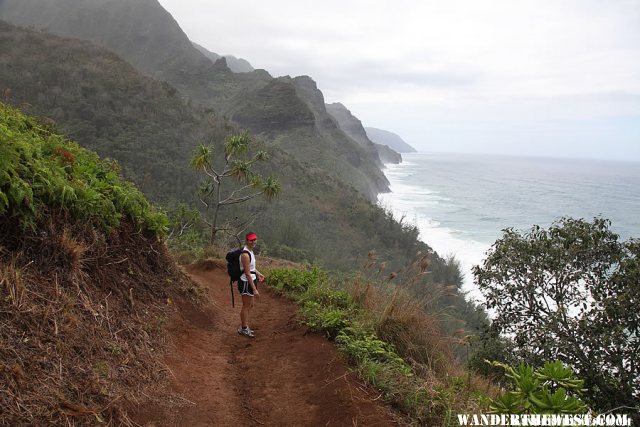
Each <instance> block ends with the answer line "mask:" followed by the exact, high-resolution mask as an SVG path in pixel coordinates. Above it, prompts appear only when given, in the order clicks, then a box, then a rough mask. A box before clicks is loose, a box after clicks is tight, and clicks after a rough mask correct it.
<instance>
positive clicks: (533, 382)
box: [490, 360, 587, 414]
mask: <svg viewBox="0 0 640 427" xmlns="http://www.w3.org/2000/svg"><path fill="white" fill-rule="evenodd" d="M490 364H491V365H493V366H495V367H500V368H502V369H504V370H505V372H506V376H507V377H508V378H509V379H511V380H512V382H513V390H510V391H508V392H506V393H504V394H502V395H500V396H498V397H497V398H495V399H493V400H492V401H491V404H490V406H491V412H493V413H495V414H582V413H585V412H586V411H587V405H585V403H584V402H583V401H582V400H580V397H579V396H580V394H581V392H582V391H584V390H583V386H584V380H581V379H578V378H576V377H575V375H574V374H573V371H572V370H571V368H568V367H566V366H564V365H563V364H562V362H561V361H559V360H556V361H554V362H546V363H545V364H544V366H543V367H542V368H539V369H537V370H534V368H533V367H532V366H531V365H526V364H524V363H521V364H520V365H519V366H518V367H517V368H513V367H511V366H509V365H505V364H503V363H499V362H492V363H490Z"/></svg>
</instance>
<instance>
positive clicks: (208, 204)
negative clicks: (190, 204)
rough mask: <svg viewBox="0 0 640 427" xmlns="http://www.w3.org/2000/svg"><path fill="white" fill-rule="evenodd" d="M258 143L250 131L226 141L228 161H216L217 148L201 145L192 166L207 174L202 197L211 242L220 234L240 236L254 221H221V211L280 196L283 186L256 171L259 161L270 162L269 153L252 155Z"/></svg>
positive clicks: (202, 188) (202, 186) (225, 150)
mask: <svg viewBox="0 0 640 427" xmlns="http://www.w3.org/2000/svg"><path fill="white" fill-rule="evenodd" d="M253 145H254V141H253V140H252V138H251V137H250V135H249V134H248V133H247V132H243V133H239V134H234V135H230V136H228V137H227V138H226V139H225V143H224V158H223V159H222V160H219V161H218V162H216V161H215V160H216V159H215V156H214V151H215V150H214V147H213V146H211V145H200V146H199V147H198V148H197V149H196V151H195V153H194V156H193V158H192V160H191V166H192V167H193V168H194V169H196V170H197V171H200V172H202V173H203V174H204V175H205V179H204V180H203V182H202V185H201V187H200V189H199V190H198V197H199V199H200V201H201V202H202V203H203V204H204V206H205V208H206V210H207V214H206V215H203V217H202V219H203V221H204V222H205V223H206V224H207V227H209V228H210V230H211V243H213V241H214V239H215V237H216V235H217V234H218V233H219V232H225V233H228V234H230V235H233V236H236V237H237V235H238V233H240V232H241V231H242V230H243V229H245V228H246V227H247V225H248V224H249V223H250V222H251V221H252V218H241V219H239V220H237V221H234V222H231V221H228V220H225V221H223V220H221V209H223V208H224V207H229V206H231V205H237V204H240V203H244V202H247V201H249V200H251V199H253V198H255V197H258V196H264V197H266V198H267V199H268V200H270V199H273V198H274V197H276V196H277V195H278V194H279V193H280V183H279V182H278V180H277V179H275V178H274V177H272V176H269V177H266V178H265V177H263V176H261V175H260V174H258V173H257V172H256V171H255V170H254V166H255V164H256V163H257V162H261V161H265V160H267V159H268V154H267V152H266V151H263V150H257V151H256V152H255V153H253V154H252V153H251V151H252V150H251V149H252V148H253Z"/></svg>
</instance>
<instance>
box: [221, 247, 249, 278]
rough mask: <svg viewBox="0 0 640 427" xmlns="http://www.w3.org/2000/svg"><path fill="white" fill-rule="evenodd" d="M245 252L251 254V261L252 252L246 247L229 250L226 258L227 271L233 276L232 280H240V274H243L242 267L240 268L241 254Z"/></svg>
mask: <svg viewBox="0 0 640 427" xmlns="http://www.w3.org/2000/svg"><path fill="white" fill-rule="evenodd" d="M243 252H246V253H248V254H249V261H251V253H250V252H249V251H245V250H244V248H238V249H234V250H232V251H229V252H227V256H225V259H226V260H227V273H228V274H229V277H230V278H231V281H232V282H237V281H238V280H240V276H242V269H241V268H240V255H242V253H243Z"/></svg>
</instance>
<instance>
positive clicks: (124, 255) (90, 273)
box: [0, 104, 189, 425]
mask: <svg viewBox="0 0 640 427" xmlns="http://www.w3.org/2000/svg"><path fill="white" fill-rule="evenodd" d="M0 162H1V163H0V324H1V325H2V327H1V328H0V343H1V345H0V405H1V406H2V411H0V424H2V425H96V424H98V423H115V424H122V423H125V424H126V423H127V422H128V418H127V414H126V413H127V410H126V408H127V402H131V401H136V400H137V399H143V400H144V399H145V397H144V394H145V390H146V389H147V387H151V386H153V385H154V384H156V383H157V382H158V381H161V380H162V379H163V378H164V376H165V374H164V373H163V370H162V360H161V356H162V350H163V346H164V339H165V338H164V333H163V332H162V328H161V325H162V324H163V323H164V322H165V321H166V319H167V316H168V315H169V314H170V312H171V310H172V308H171V304H169V302H170V301H171V300H172V299H174V298H181V296H182V295H185V294H188V292H189V291H188V287H189V285H188V283H187V281H186V280H185V279H184V277H183V275H182V274H181V273H180V272H179V271H178V269H177V268H176V267H175V265H174V263H173V261H172V260H171V258H170V257H169V256H168V254H167V252H166V248H165V246H164V244H163V243H162V241H161V240H160V239H159V237H160V236H162V235H163V233H164V230H165V228H166V224H167V219H166V217H165V216H164V214H162V213H160V212H158V211H157V210H156V209H154V208H153V207H152V206H151V205H150V204H149V203H148V202H147V200H146V199H145V198H144V196H143V195H142V194H141V193H140V192H139V191H138V190H137V189H136V188H135V187H134V186H133V185H132V184H130V183H128V182H126V181H124V180H122V179H121V178H120V177H119V175H118V173H117V168H115V167H114V164H113V163H112V162H105V161H102V160H100V159H99V158H98V156H97V155H96V154H95V153H92V152H89V151H87V150H85V149H83V148H80V147H79V146H78V145H77V144H74V143H71V142H69V141H67V140H65V139H64V138H63V137H61V136H59V135H57V134H55V133H52V132H51V131H50V130H49V129H48V128H46V127H45V126H43V125H42V124H40V123H38V122H36V121H34V120H32V119H30V118H27V117H25V116H23V115H22V114H21V113H19V112H18V111H17V110H14V109H11V108H8V107H6V106H5V105H4V104H0ZM149 393H152V392H149Z"/></svg>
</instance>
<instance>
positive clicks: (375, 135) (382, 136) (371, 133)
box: [364, 127, 417, 153]
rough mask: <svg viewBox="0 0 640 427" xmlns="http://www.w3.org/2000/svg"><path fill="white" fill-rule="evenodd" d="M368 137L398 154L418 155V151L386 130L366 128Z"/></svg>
mask: <svg viewBox="0 0 640 427" xmlns="http://www.w3.org/2000/svg"><path fill="white" fill-rule="evenodd" d="M364 129H365V131H366V132H367V136H368V137H369V138H370V139H371V140H372V141H373V142H375V143H377V144H382V145H386V146H388V147H389V148H391V149H393V150H394V151H397V152H398V153H416V152H417V150H416V149H415V148H413V147H412V146H410V145H409V144H407V143H406V142H405V141H404V140H403V139H402V138H401V137H400V136H399V135H397V134H395V133H393V132H390V131H388V130H384V129H378V128H374V127H365V128H364Z"/></svg>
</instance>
